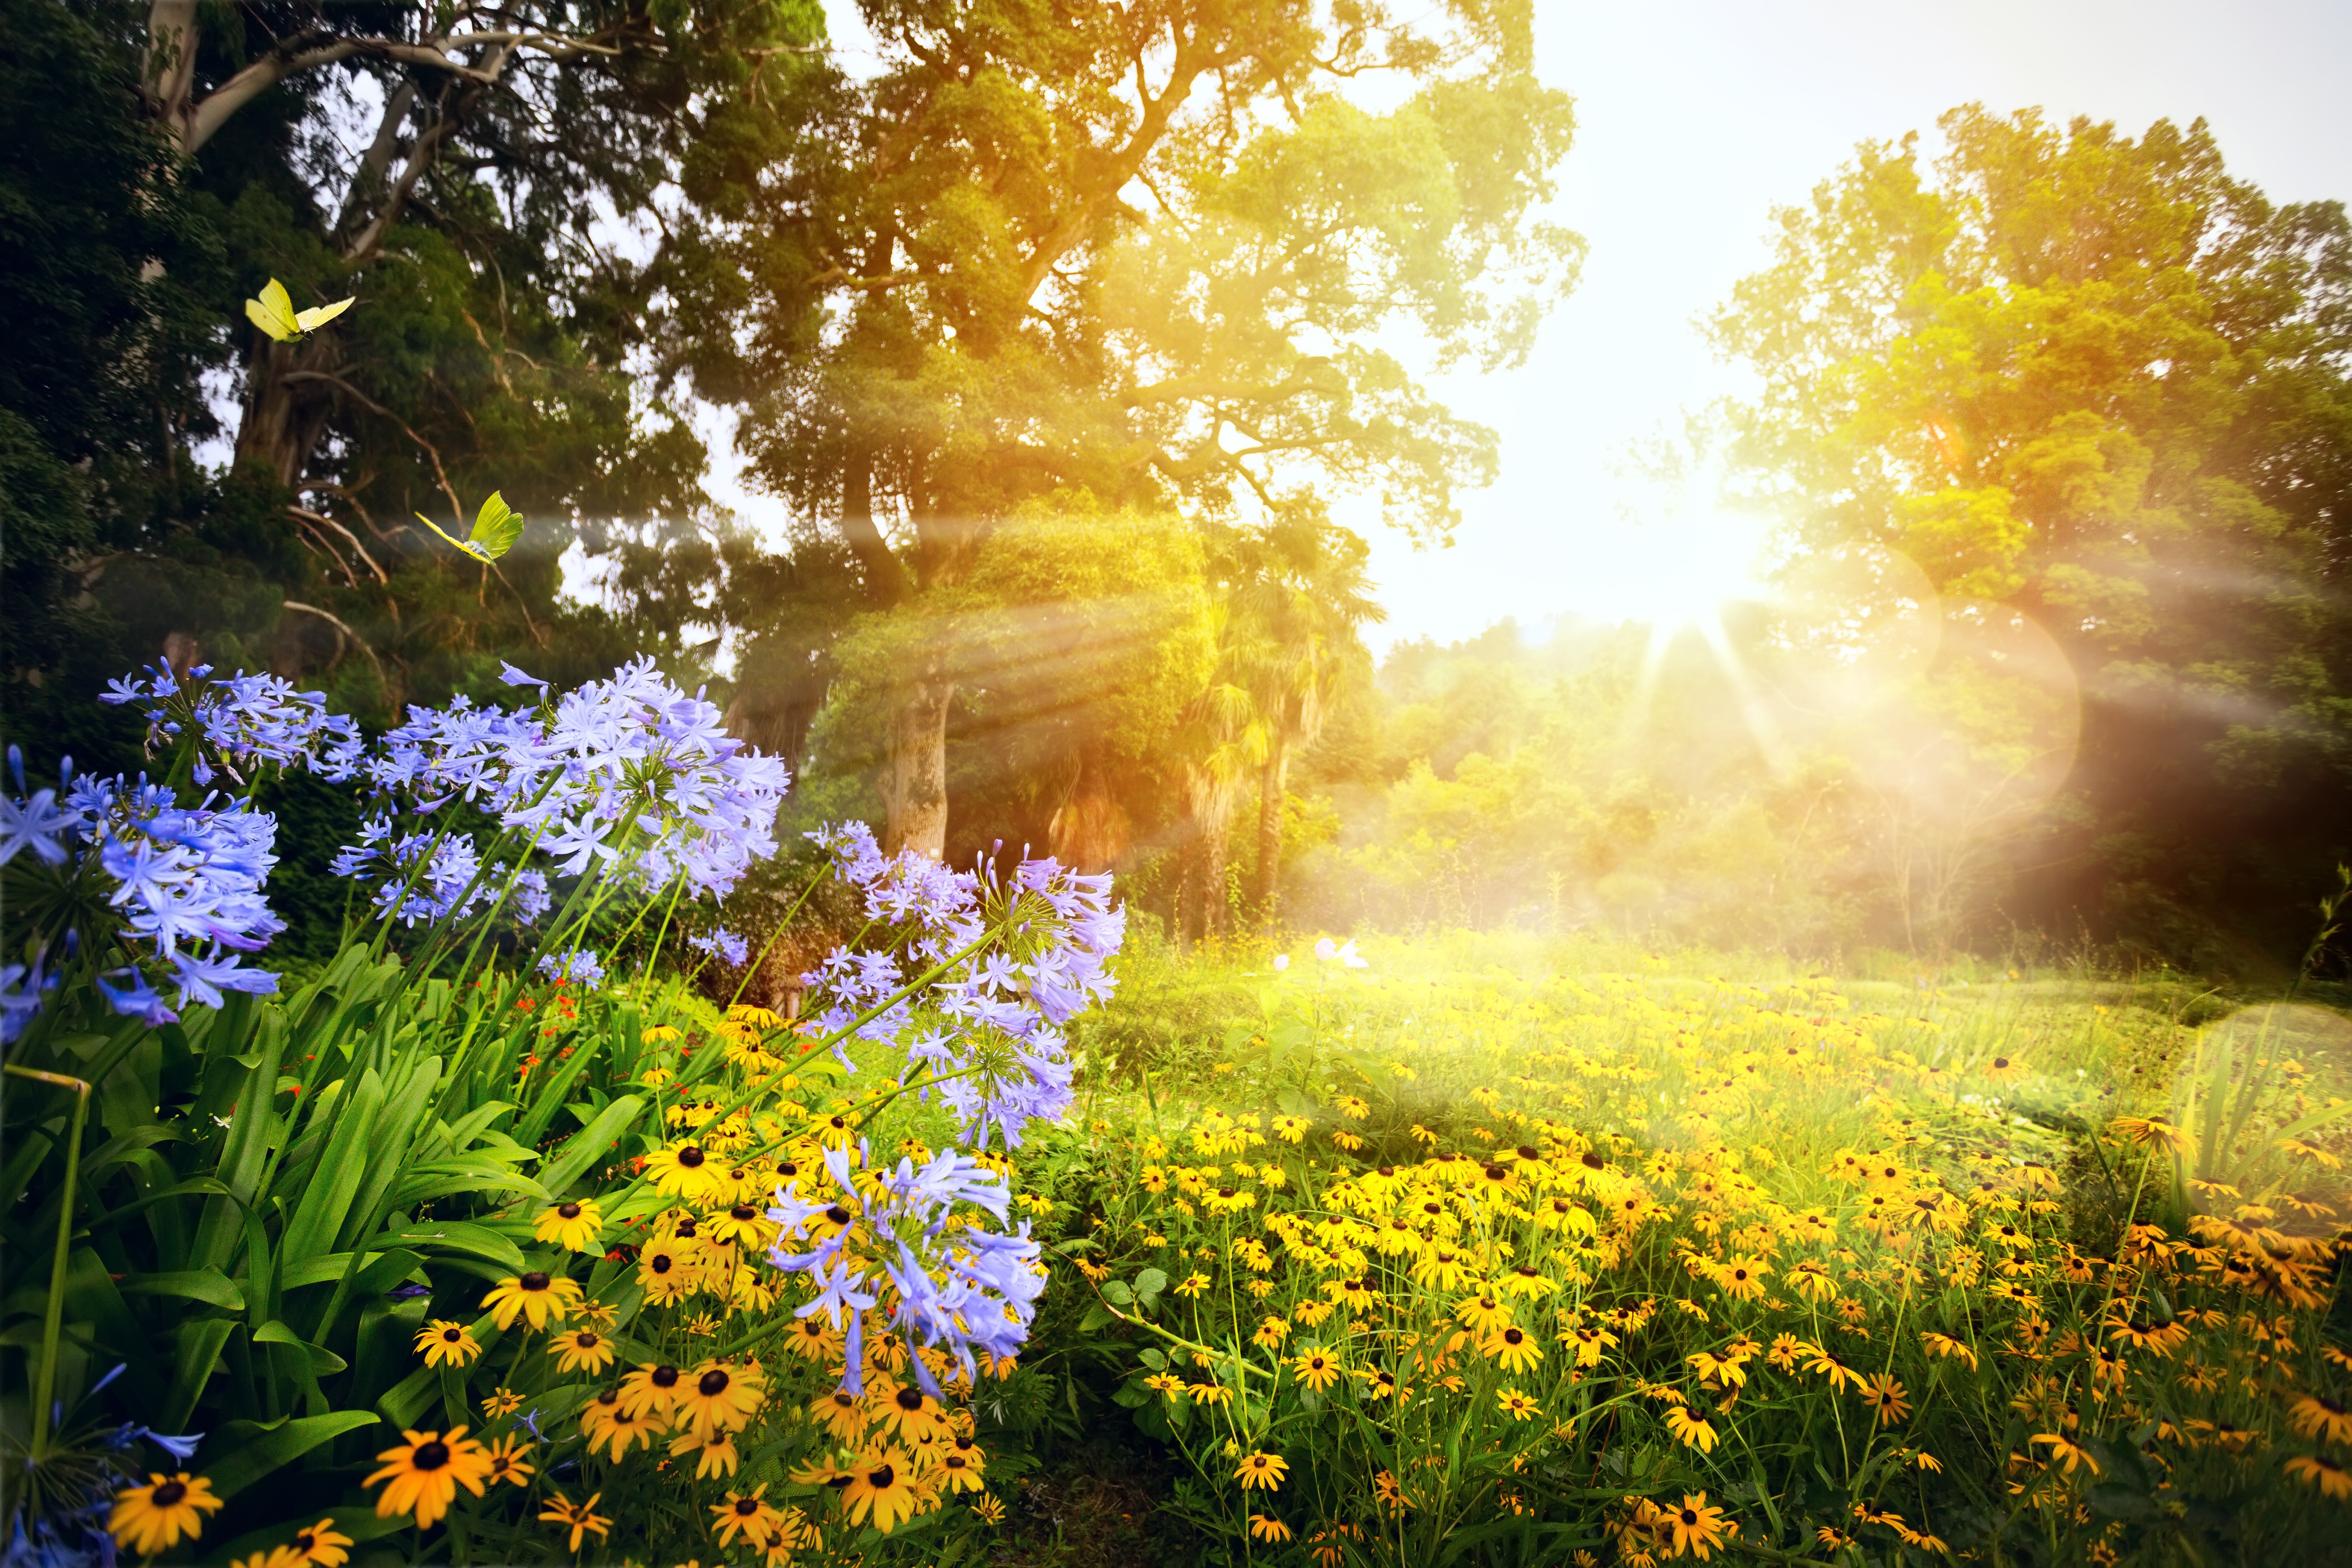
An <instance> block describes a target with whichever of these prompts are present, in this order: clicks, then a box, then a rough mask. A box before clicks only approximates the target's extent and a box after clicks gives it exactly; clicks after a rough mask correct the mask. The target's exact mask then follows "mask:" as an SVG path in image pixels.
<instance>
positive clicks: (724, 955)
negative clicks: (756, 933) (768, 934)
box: [686, 926, 751, 969]
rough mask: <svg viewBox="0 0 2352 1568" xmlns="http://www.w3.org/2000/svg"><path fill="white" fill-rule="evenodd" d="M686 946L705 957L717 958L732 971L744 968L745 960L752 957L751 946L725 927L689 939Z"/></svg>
mask: <svg viewBox="0 0 2352 1568" xmlns="http://www.w3.org/2000/svg"><path fill="white" fill-rule="evenodd" d="M686 944H687V945H688V947H690V948H692V949H694V950H695V951H696V952H699V953H701V954H702V955H703V956H704V957H706V958H715V959H717V960H718V961H719V963H723V964H726V965H727V966H728V967H729V968H730V969H740V968H742V967H743V962H744V960H746V959H748V958H750V957H751V943H750V942H746V941H744V940H743V939H742V937H740V935H738V934H737V933H735V932H734V931H729V930H728V929H727V928H726V927H725V926H720V927H719V928H718V929H717V930H715V931H704V932H702V933H700V934H699V935H696V936H690V937H688V938H687V939H686Z"/></svg>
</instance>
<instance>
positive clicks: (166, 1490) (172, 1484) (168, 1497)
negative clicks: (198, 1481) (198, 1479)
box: [147, 1481, 188, 1508]
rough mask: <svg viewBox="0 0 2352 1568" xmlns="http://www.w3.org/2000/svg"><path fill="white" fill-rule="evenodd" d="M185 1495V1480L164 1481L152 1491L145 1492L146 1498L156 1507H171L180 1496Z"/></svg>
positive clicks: (186, 1491) (186, 1493)
mask: <svg viewBox="0 0 2352 1568" xmlns="http://www.w3.org/2000/svg"><path fill="white" fill-rule="evenodd" d="M187 1495H188V1487H187V1483H186V1482H184V1481H165V1482H164V1483H163V1485H162V1486H160V1487H157V1488H156V1489H154V1490H153V1491H152V1492H150V1493H148V1494H147V1500H148V1501H149V1502H150V1503H152V1504H153V1505H154V1506H155V1507H157V1508H171V1507H173V1506H175V1505H176V1504H177V1503H178V1502H179V1500H181V1499H182V1498H184V1497H186V1496H187Z"/></svg>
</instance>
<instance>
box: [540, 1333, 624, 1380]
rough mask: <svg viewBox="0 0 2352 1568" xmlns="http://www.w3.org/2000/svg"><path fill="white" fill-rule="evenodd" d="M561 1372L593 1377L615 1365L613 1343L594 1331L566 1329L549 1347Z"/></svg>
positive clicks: (549, 1351)
mask: <svg viewBox="0 0 2352 1568" xmlns="http://www.w3.org/2000/svg"><path fill="white" fill-rule="evenodd" d="M547 1353H548V1354H550V1355H551V1356H553V1357H554V1358H555V1364H556V1368H557V1370H558V1371H561V1372H585V1373H590V1374H591V1375H593V1374H594V1373H600V1372H602V1371H604V1369H605V1368H606V1367H608V1366H610V1365H612V1364H613V1342H612V1341H610V1340H608V1339H606V1338H605V1337H604V1335H602V1334H600V1333H598V1332H597V1331H595V1330H593V1329H566V1330H564V1331H563V1332H562V1333H560V1334H558V1335H556V1336H555V1342H554V1343H552V1344H551V1345H549V1346H548V1347H547Z"/></svg>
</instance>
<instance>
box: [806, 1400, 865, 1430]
mask: <svg viewBox="0 0 2352 1568" xmlns="http://www.w3.org/2000/svg"><path fill="white" fill-rule="evenodd" d="M808 1413H809V1417H810V1419H812V1420H814V1421H816V1422H818V1423H819V1424H821V1425H822V1426H824V1429H825V1430H826V1431H828V1432H830V1433H832V1434H833V1436H834V1439H835V1441H836V1442H840V1443H856V1442H857V1441H858V1440H859V1439H861V1438H863V1437H864V1436H866V1426H867V1425H868V1422H867V1419H866V1402H865V1401H864V1400H862V1399H860V1398H858V1396H857V1395H856V1394H852V1393H850V1392H849V1390H847V1389H845V1388H836V1389H835V1390H834V1391H833V1392H832V1393H830V1394H819V1395H818V1396H817V1397H816V1398H815V1399H814V1400H813V1401H812V1402H811V1403H810V1405H809V1407H808Z"/></svg>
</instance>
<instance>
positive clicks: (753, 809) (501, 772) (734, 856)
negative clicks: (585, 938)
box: [336, 658, 790, 920]
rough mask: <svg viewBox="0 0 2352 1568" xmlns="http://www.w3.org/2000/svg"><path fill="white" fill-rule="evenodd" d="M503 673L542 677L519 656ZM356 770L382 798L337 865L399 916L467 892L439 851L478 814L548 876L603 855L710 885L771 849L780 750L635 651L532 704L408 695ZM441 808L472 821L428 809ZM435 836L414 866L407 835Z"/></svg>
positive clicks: (439, 907)
mask: <svg viewBox="0 0 2352 1568" xmlns="http://www.w3.org/2000/svg"><path fill="white" fill-rule="evenodd" d="M518 681H520V682H521V683H527V684H530V685H544V682H541V681H537V680H535V679H531V678H530V677H525V676H522V674H521V672H520V671H510V674H509V684H515V683H517V682H518ZM358 775H359V776H360V777H362V779H364V780H365V781H366V783H367V784H369V785H370V786H371V787H372V788H373V791H374V792H375V793H376V795H378V797H379V799H380V800H381V801H382V802H383V808H384V809H383V812H382V814H380V815H379V816H377V817H375V818H373V819H372V820H371V822H370V824H369V829H368V833H367V835H366V836H365V837H362V841H361V842H360V843H358V844H355V845H352V846H350V847H348V848H346V850H345V851H344V853H343V855H342V857H341V858H339V859H338V861H337V862H336V869H337V872H338V874H339V875H343V876H350V877H357V878H362V879H367V880H371V881H373V883H374V884H375V885H376V893H375V897H376V898H377V900H378V902H379V905H380V906H381V907H385V908H394V907H395V906H396V907H397V910H398V915H399V918H401V919H404V920H418V919H425V920H441V919H447V918H451V917H452V916H455V915H460V914H464V913H467V912H470V911H471V910H472V909H473V908H474V907H475V904H474V900H473V899H472V897H471V895H470V892H469V891H468V889H469V888H470V886H471V884H472V883H473V882H474V881H476V880H477V879H476V878H474V877H473V876H472V875H471V873H470V872H469V875H468V876H467V878H465V879H458V880H457V881H456V882H454V883H453V882H451V880H450V879H449V878H448V877H447V876H446V875H445V874H444V871H443V868H442V867H441V866H440V865H439V864H438V863H437V857H438V856H440V855H441V854H443V853H445V852H446V847H447V846H449V845H451V844H455V843H458V842H459V841H461V840H463V841H465V842H466V843H467V844H468V846H469V848H468V849H467V851H465V853H474V854H479V853H480V851H478V850H477V849H473V848H471V847H470V845H471V842H472V840H471V835H472V833H473V831H474V830H475V829H476V828H478V827H486V828H491V829H495V830H497V831H498V832H499V837H500V839H501V841H502V845H503V848H502V849H500V850H499V854H500V855H501V856H502V857H511V858H512V859H513V861H514V862H515V863H522V862H523V861H525V860H527V859H528V858H530V857H531V856H534V855H537V856H543V857H545V858H547V860H548V861H549V862H550V864H549V866H548V869H549V870H551V871H552V872H553V874H555V875H558V876H564V877H578V876H583V875H585V874H587V873H589V872H591V871H592V870H602V871H604V873H605V874H607V875H612V876H616V877H619V878H621V879H624V880H625V881H627V882H629V883H630V884H631V885H634V886H636V887H640V888H652V887H657V886H662V885H665V884H667V883H668V882H669V881H671V880H672V879H683V880H684V881H685V882H686V884H687V885H688V887H689V888H691V889H694V890H695V891H696V892H698V893H707V894H713V895H721V894H724V893H726V892H727V891H728V890H729V889H731V888H733V887H734V885H735V883H736V882H737V881H739V880H740V879H741V878H742V875H743V873H744V872H745V871H747V870H749V869H750V868H751V866H752V864H753V863H754V862H755V861H757V860H760V859H762V858H766V857H767V856H770V855H772V854H773V853H774V852H775V847H776V846H775V837H774V825H775V814H776V807H777V805H778V804H779V803H780V802H782V799H783V795H784V790H785V788H786V786H787V784H789V782H790V779H789V775H787V773H785V771H784V768H783V765H782V763H779V762H777V761H776V760H775V759H774V758H772V757H766V756H761V755H760V754H759V753H757V752H747V751H745V750H744V749H743V747H742V743H741V742H739V741H737V740H735V739H734V738H733V737H732V736H730V735H729V734H727V733H726V731H725V730H724V729H723V727H722V725H721V722H720V714H719V709H718V708H717V707H716V706H714V705H713V704H711V703H710V702H709V701H706V700H704V699H703V698H702V697H701V696H700V694H699V693H698V694H696V695H693V696H688V694H687V693H686V692H685V691H684V690H682V689H679V688H678V687H677V686H676V685H675V684H673V683H672V682H671V681H670V680H669V679H667V678H666V677H665V676H663V675H662V674H661V673H660V672H659V671H658V670H656V668H654V664H653V661H652V660H651V659H646V658H641V659H637V660H635V661H633V662H631V663H629V664H625V665H624V666H622V667H621V668H619V669H617V670H615V671H614V674H613V678H612V679H609V680H596V681H590V682H589V683H588V684H586V685H584V686H583V687H581V688H579V689H577V690H575V691H572V692H568V693H566V694H564V695H563V696H562V697H560V698H556V699H554V700H552V701H543V702H542V703H541V705H540V706H539V707H537V708H535V709H531V708H523V709H516V710H511V711H509V710H504V709H499V708H494V707H483V706H478V705H476V704H475V703H473V702H471V701H470V700H467V699H464V698H459V699H457V700H455V701H452V702H451V703H450V704H449V705H448V706H447V707H446V708H424V707H416V708H412V709H410V710H409V714H408V720H407V721H406V722H405V723H404V724H402V725H401V726H400V727H398V728H397V729H394V730H393V731H390V732H388V733H387V734H386V735H385V736H384V737H383V741H382V742H380V743H379V744H377V745H376V746H374V747H373V748H370V749H369V750H368V751H367V752H366V753H365V755H364V756H363V757H362V759H361V761H360V763H359V764H358ZM452 807H463V808H465V809H467V810H468V811H470V812H472V813H474V814H476V816H475V818H474V820H471V821H468V822H467V823H465V825H464V826H455V825H453V824H452V823H451V822H450V821H449V820H446V819H445V820H441V821H434V820H433V819H434V818H436V816H439V814H441V813H443V812H444V811H446V810H449V809H451V808H452ZM398 822H415V823H416V824H417V825H418V826H419V827H420V828H423V829H424V830H425V831H424V833H423V836H422V838H421V839H420V838H419V837H418V836H417V835H415V834H414V833H412V834H402V833H397V832H395V831H394V828H395V826H396V825H397V823H398ZM436 839H437V840H438V841H439V842H440V844H441V845H442V847H443V848H442V849H440V850H436V864H435V865H434V867H433V868H432V869H431V871H430V872H429V873H428V875H426V876H425V877H422V878H416V877H415V876H414V872H415V857H416V856H417V855H418V854H421V853H422V852H423V851H422V849H421V847H419V845H420V843H424V842H432V841H434V840H436ZM484 858H488V857H487V856H486V857H484ZM479 863H480V862H478V861H477V862H475V863H474V864H475V865H476V866H478V865H479ZM454 865H455V862H454V861H453V862H452V866H453V868H454ZM412 880H414V881H415V883H416V886H415V887H414V888H412V889H410V890H409V891H408V892H407V893H405V894H404V893H403V892H402V891H401V889H402V888H403V887H404V885H406V884H409V883H410V882H411V881H412ZM478 880H480V881H483V882H489V881H491V880H493V879H492V878H491V877H488V876H484V877H481V878H479V879H478ZM540 887H541V892H542V893H543V889H544V883H543V881H542V882H541V885H540ZM498 890H499V889H497V888H495V887H494V888H492V889H489V892H490V896H492V897H495V896H496V894H497V892H498ZM409 900H415V902H414V904H413V905H412V903H411V902H410V901H409ZM541 906H542V907H543V899H542V900H541Z"/></svg>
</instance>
